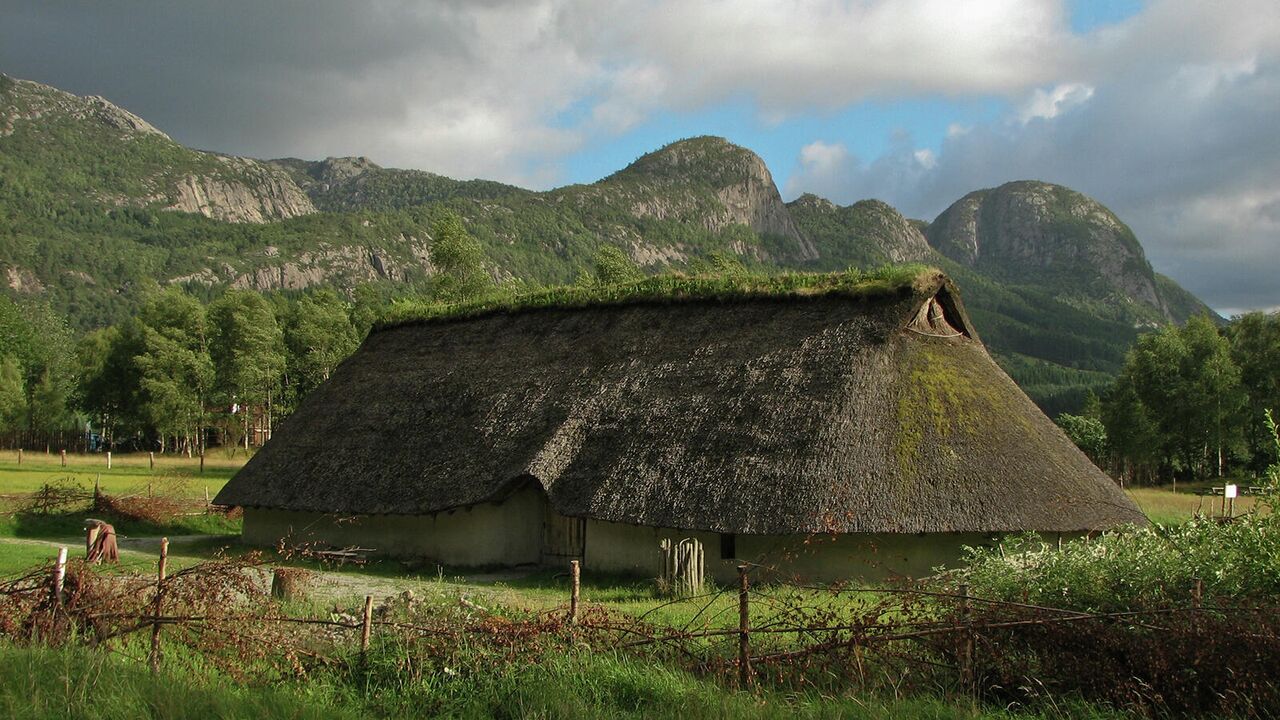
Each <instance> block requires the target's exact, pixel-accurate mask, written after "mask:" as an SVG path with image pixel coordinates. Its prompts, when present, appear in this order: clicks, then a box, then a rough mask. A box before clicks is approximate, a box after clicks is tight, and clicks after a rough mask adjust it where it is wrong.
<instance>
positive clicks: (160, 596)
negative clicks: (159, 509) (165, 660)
mask: <svg viewBox="0 0 1280 720" xmlns="http://www.w3.org/2000/svg"><path fill="white" fill-rule="evenodd" d="M168 564H169V538H160V564H159V567H157V568H156V599H155V615H154V618H155V620H154V622H153V623H152V624H151V658H150V661H151V674H152V675H157V674H159V673H160V610H161V606H162V604H163V602H164V592H163V591H164V573H165V568H166V567H167V566H168Z"/></svg>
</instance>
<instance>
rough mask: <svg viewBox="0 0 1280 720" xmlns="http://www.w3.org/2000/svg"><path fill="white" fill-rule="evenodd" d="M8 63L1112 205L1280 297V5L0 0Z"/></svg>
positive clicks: (849, 196)
mask: <svg viewBox="0 0 1280 720" xmlns="http://www.w3.org/2000/svg"><path fill="white" fill-rule="evenodd" d="M0 18H3V22H0V72H4V73H6V74H9V75H12V76H15V77H21V78H26V79H31V80H37V81H40V82H44V83H48V84H51V85H54V86H56V87H60V88H62V89H65V90H69V91H71V92H75V93H77V94H97V95H103V96H105V97H107V98H108V99H109V100H111V101H113V102H115V103H116V104H118V105H121V106H123V107H125V108H127V109H129V110H131V111H133V112H135V113H136V114H138V115H140V116H142V117H143V118H145V119H147V120H148V121H149V122H151V123H152V124H154V125H156V126H157V127H159V128H161V129H162V130H164V131H166V132H167V133H169V134H170V135H171V136H172V137H173V138H174V139H175V140H178V141H179V142H182V143H184V144H187V145H190V146H193V147H197V148H202V149H209V150H217V151H220V152H226V153H234V154H240V155H249V156H253V157H263V158H272V157H284V156H293V157H303V158H313V159H314V158H323V157H327V156H342V155H363V156H367V157H369V158H370V159H372V160H373V161H374V162H377V163H379V164H381V165H384V166H389V167H406V168H419V169H424V170H430V171H433V172H437V173H441V174H444V175H449V176H451V177H458V178H472V177H482V178H490V179H495V180H502V181H505V182H511V183H515V184H518V185H522V186H525V187H530V188H535V189H545V188H550V187H554V186H558V185H563V184H567V183H577V182H592V181H594V180H597V179H599V178H601V177H603V176H605V175H608V174H609V173H611V172H613V171H615V170H618V169H620V168H622V167H623V166H625V165H626V164H627V163H629V162H631V161H632V160H634V159H635V158H637V157H639V156H640V155H642V154H644V153H645V152H648V151H650V150H654V149H657V148H658V147H661V146H662V145H664V144H666V143H668V142H672V141H674V140H678V139H680V138H685V137H692V136H696V135H721V136H724V137H727V138H728V139H730V140H732V141H733V142H736V143H738V144H741V145H744V146H746V147H748V148H750V149H752V150H754V151H755V152H757V153H759V154H760V155H761V156H762V157H763V158H764V159H765V161H766V163H767V164H768V166H769V168H770V169H771V171H772V173H773V175H774V179H775V180H776V181H777V183H778V186H779V188H780V190H781V191H782V194H783V197H784V198H786V199H791V198H794V197H796V196H798V195H800V194H801V193H804V192H813V193H816V194H818V195H821V196H824V197H827V198H829V199H832V200H834V201H836V202H839V203H841V204H848V203H852V202H854V201H856V200H859V199H863V198H869V197H875V198H879V199H882V200H884V201H886V202H889V203H890V204H892V205H894V206H895V207H897V208H898V209H899V210H901V211H902V212H903V213H904V214H906V215H908V216H909V217H917V218H922V219H925V220H931V219H933V218H934V217H935V216H936V215H937V214H938V213H939V212H941V211H942V210H943V209H945V208H946V207H947V206H948V205H949V204H951V203H952V202H954V201H955V200H957V199H959V198H960V197H961V196H963V195H964V194H965V193H967V192H970V191H972V190H976V189H979V188H984V187H993V186H996V185H999V184H1001V183H1003V182H1007V181H1011V180H1020V179H1038V180H1044V181H1048V182H1055V183H1060V184H1063V185H1067V186H1069V187H1071V188H1074V189H1076V190H1079V191H1081V192H1083V193H1085V194H1087V195H1090V196H1092V197H1094V198H1097V199H1098V200H1099V201H1101V202H1102V203H1103V204H1105V205H1107V206H1108V207H1110V208H1111V209H1112V210H1114V211H1115V212H1116V213H1117V214H1118V215H1119V216H1120V218H1121V219H1122V220H1124V221H1125V222H1127V223H1128V224H1129V225H1130V226H1131V227H1132V228H1133V229H1134V231H1135V233H1137V235H1138V238H1139V240H1141V242H1142V243H1143V245H1144V246H1145V247H1146V249H1147V254H1148V257H1149V259H1150V260H1151V262H1152V265H1153V266H1154V267H1155V268H1156V270H1157V271H1160V272H1163V273H1165V274H1168V275H1170V276H1172V277H1173V278H1175V279H1176V280H1177V281H1178V282H1180V283H1181V284H1182V285H1183V286H1184V287H1186V288H1188V289H1189V290H1191V291H1192V292H1194V293H1196V294H1197V295H1198V296H1200V297H1201V298H1202V299H1204V300H1205V301H1206V302H1208V303H1209V304H1210V305H1211V306H1212V307H1214V308H1215V309H1217V310H1219V311H1220V312H1223V313H1225V314H1232V313H1236V312H1240V311H1242V310H1246V309H1255V308H1266V309H1269V308H1275V307H1277V306H1280V273H1277V268H1280V130H1278V128H1280V3H1277V2H1276V0H1214V1H1213V2H1192V1H1191V0H1145V1H1143V0H814V1H807V0H785V1H779V2H757V1H755V0H671V1H666V0H650V1H646V0H630V1H624V0H528V1H521V2H515V1H510V2H509V1H507V0H472V1H470V2H464V1H462V0H446V1H442V2H423V1H410V0H400V1H396V0H364V1H363V2H345V1H340V0H295V1H291V2H266V1H264V0H256V1H253V2H249V1H242V0H226V1H223V2H218V3H208V2H199V3H197V2H188V1H187V0H171V1H169V2H164V3H160V2H139V1H137V0H117V1H114V2H109V3H104V2H100V0H82V1H80V2H76V1H74V0H62V1H58V2H37V3H31V2H16V1H15V0H0Z"/></svg>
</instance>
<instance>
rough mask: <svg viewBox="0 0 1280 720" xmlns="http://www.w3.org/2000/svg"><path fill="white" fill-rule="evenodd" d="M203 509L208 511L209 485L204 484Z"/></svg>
mask: <svg viewBox="0 0 1280 720" xmlns="http://www.w3.org/2000/svg"><path fill="white" fill-rule="evenodd" d="M204 511H205V512H209V486H208V485H205V486H204Z"/></svg>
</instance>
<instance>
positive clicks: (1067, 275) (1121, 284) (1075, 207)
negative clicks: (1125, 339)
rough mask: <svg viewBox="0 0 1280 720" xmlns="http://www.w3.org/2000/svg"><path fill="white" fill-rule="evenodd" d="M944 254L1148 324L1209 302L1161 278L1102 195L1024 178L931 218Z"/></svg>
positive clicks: (935, 242)
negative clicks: (1193, 297)
mask: <svg viewBox="0 0 1280 720" xmlns="http://www.w3.org/2000/svg"><path fill="white" fill-rule="evenodd" d="M926 234H927V237H928V240H929V243H930V244H931V245H932V246H933V247H934V248H936V249H937V250H938V251H939V252H941V253H942V254H943V255H945V256H947V257H948V258H950V259H951V260H953V261H955V262H956V263H959V264H961V265H963V266H965V267H969V268H972V269H974V270H976V271H977V272H979V273H980V274H982V275H984V276H986V277H989V278H991V279H994V280H998V281H1002V282H1008V283H1013V284H1020V285H1035V286H1037V287H1041V288H1047V289H1050V290H1052V291H1053V292H1054V293H1055V294H1056V295H1057V296H1058V297H1059V298H1060V299H1062V300H1063V301H1065V302H1068V303H1072V304H1076V305H1079V306H1081V307H1086V308H1090V309H1091V310H1093V311H1094V312H1097V313H1099V314H1102V315H1108V314H1109V315H1110V316H1111V317H1113V318H1116V319H1121V320H1126V321H1132V322H1135V323H1137V324H1140V325H1143V326H1148V327H1150V326H1154V325H1158V324H1161V323H1165V322H1183V321H1185V320H1186V319H1187V317H1188V316H1189V315H1191V314H1195V313H1199V312H1204V311H1205V310H1207V308H1205V307H1204V305H1203V304H1202V303H1199V302H1198V301H1189V300H1188V298H1189V294H1188V293H1186V291H1185V290H1182V289H1181V288H1177V289H1175V287H1176V286H1175V285H1173V284H1172V282H1171V281H1169V280H1168V279H1165V280H1158V279H1157V277H1156V274H1155V272H1154V271H1153V270H1152V269H1151V264H1150V263H1149V262H1147V258H1146V254H1145V253H1144V252H1143V250H1142V245H1141V244H1139V242H1138V239H1137V238H1136V237H1135V236H1134V234H1133V231H1132V230H1130V229H1129V227H1128V226H1127V225H1125V224H1124V223H1123V222H1121V220H1120V219H1119V218H1118V217H1116V216H1115V214H1114V213H1112V212H1111V211H1110V210H1108V209H1107V208H1105V207H1103V205H1102V204H1101V203H1099V202H1097V201H1096V200H1094V199H1092V198H1090V197H1087V196H1085V195H1082V194H1081V193H1078V192H1075V191H1074V190H1071V189H1069V188H1065V187H1062V186H1060V185H1052V184H1050V183H1044V182H1035V181H1018V182H1011V183H1006V184H1004V185H1001V186H1000V187H997V188H994V189H989V190H978V191H976V192H972V193H969V194H968V195H965V196H964V197H963V198H961V199H959V200H957V201H956V202H955V203H954V204H952V205H951V206H950V207H949V208H947V209H946V210H944V211H943V212H942V214H941V215H939V216H938V217H937V219H936V220H934V221H933V223H931V224H930V225H929V228H928V231H927V233H926Z"/></svg>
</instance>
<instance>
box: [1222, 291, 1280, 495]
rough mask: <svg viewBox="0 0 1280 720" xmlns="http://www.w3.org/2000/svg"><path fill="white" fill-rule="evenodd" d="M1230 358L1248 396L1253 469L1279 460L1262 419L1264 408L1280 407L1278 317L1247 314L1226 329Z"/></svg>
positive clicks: (1246, 409) (1248, 434)
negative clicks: (1229, 345) (1237, 367)
mask: <svg viewBox="0 0 1280 720" xmlns="http://www.w3.org/2000/svg"><path fill="white" fill-rule="evenodd" d="M1226 334H1227V338H1228V339H1229V340H1230V342H1231V358H1232V360H1234V361H1235V363H1236V365H1237V366H1239V368H1240V384H1241V386H1242V387H1243V388H1244V390H1245V392H1246V394H1247V395H1248V398H1249V399H1248V403H1247V405H1246V407H1245V414H1246V416H1247V417H1246V418H1245V428H1246V434H1245V440H1246V442H1247V444H1248V447H1249V452H1250V454H1251V455H1252V457H1253V459H1254V460H1253V463H1252V467H1253V469H1254V470H1263V469H1265V468H1266V467H1267V465H1268V464H1269V463H1271V462H1276V461H1280V456H1277V454H1276V453H1275V452H1274V446H1273V445H1272V438H1271V437H1270V435H1269V434H1268V433H1267V432H1266V427H1265V422H1264V419H1263V416H1264V413H1265V411H1266V409H1267V408H1277V407H1280V314H1276V313H1271V314H1264V313H1257V312H1255V313H1248V314H1245V315H1241V316H1240V317H1237V318H1235V319H1234V320H1232V322H1231V324H1230V325H1228V326H1227V328H1226Z"/></svg>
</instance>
